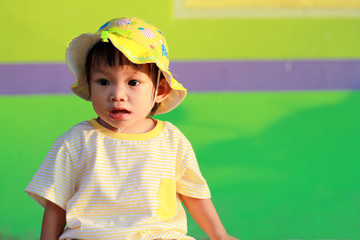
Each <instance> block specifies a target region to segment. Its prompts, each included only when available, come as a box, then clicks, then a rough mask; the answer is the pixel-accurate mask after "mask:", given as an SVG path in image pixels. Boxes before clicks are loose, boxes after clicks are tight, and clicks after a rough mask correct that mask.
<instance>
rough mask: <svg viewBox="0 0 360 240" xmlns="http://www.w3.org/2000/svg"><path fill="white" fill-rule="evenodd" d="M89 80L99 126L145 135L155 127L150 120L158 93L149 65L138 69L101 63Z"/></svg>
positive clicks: (126, 65)
mask: <svg viewBox="0 0 360 240" xmlns="http://www.w3.org/2000/svg"><path fill="white" fill-rule="evenodd" d="M89 80H90V91H91V101H92V104H93V107H94V110H95V112H96V113H97V115H98V116H99V121H100V124H102V125H103V126H105V127H107V128H108V129H111V130H116V129H118V128H124V130H123V132H124V133H143V132H147V131H149V130H150V129H151V128H152V127H153V126H152V124H153V123H152V120H150V119H148V118H147V115H148V114H149V112H150V110H151V108H152V106H153V100H154V91H155V90H154V82H153V80H152V76H150V67H149V65H147V64H143V65H141V66H139V68H138V69H136V68H135V67H134V66H133V65H132V64H125V65H123V66H118V64H116V66H114V67H111V66H109V65H106V64H98V65H95V66H94V67H93V68H92V69H91V71H90V79H89Z"/></svg>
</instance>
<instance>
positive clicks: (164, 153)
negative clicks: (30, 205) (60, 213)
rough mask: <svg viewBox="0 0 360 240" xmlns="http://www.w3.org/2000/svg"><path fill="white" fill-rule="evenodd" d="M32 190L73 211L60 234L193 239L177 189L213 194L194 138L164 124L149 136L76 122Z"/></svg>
mask: <svg viewBox="0 0 360 240" xmlns="http://www.w3.org/2000/svg"><path fill="white" fill-rule="evenodd" d="M25 191H26V192H27V193H28V194H29V195H30V196H31V197H32V198H34V199H35V200H36V201H37V202H38V203H39V204H40V205H41V206H43V207H45V205H46V201H47V200H48V201H51V202H53V203H55V204H57V205H58V206H60V207H61V208H63V209H64V210H66V221H67V228H66V229H65V230H64V232H63V234H62V235H61V237H60V239H72V238H73V239H193V238H191V237H189V236H187V235H186V233H187V224H186V214H185V211H184V209H183V207H182V205H181V202H180V199H179V196H178V194H182V195H186V196H189V197H194V198H202V199H204V198H210V191H209V188H208V186H207V183H206V181H205V180H204V178H203V177H202V175H201V173H200V170H199V166H198V163H197V160H196V157H195V154H194V152H193V149H192V147H191V144H190V142H189V141H188V140H187V139H186V138H185V137H184V135H183V134H182V133H181V132H180V131H179V130H178V129H177V128H176V127H175V126H174V125H172V124H171V123H169V122H163V121H157V124H156V126H155V127H154V128H153V129H152V130H151V131H149V132H147V133H143V134H125V133H117V132H114V131H111V130H108V129H106V128H104V127H103V126H102V125H100V124H99V123H98V122H97V121H96V120H95V119H92V120H90V121H85V122H81V123H79V124H77V125H75V126H74V127H72V128H71V129H70V130H69V131H67V132H66V133H65V134H63V135H62V136H60V137H59V138H58V139H57V140H56V142H55V143H54V144H53V146H52V147H51V149H50V151H49V153H48V155H47V156H46V158H45V160H44V161H43V163H42V164H41V166H40V168H39V169H38V171H37V172H36V174H35V176H34V177H33V179H32V180H31V182H30V183H29V185H28V186H27V188H26V190H25Z"/></svg>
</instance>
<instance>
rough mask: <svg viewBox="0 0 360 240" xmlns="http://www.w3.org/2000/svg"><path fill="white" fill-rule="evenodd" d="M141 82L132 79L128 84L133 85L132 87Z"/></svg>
mask: <svg viewBox="0 0 360 240" xmlns="http://www.w3.org/2000/svg"><path fill="white" fill-rule="evenodd" d="M139 84H140V82H139V81H137V80H130V81H129V82H128V85H129V86H132V87H134V86H137V85H139Z"/></svg>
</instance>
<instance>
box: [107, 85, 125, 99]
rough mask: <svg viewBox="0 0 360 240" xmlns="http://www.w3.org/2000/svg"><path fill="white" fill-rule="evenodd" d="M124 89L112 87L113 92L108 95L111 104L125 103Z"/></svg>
mask: <svg viewBox="0 0 360 240" xmlns="http://www.w3.org/2000/svg"><path fill="white" fill-rule="evenodd" d="M126 96H127V95H126V89H125V88H124V87H120V86H117V87H114V89H113V91H112V92H111V94H110V101H111V102H120V101H126V99H127V97H126Z"/></svg>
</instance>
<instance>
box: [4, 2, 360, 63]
mask: <svg viewBox="0 0 360 240" xmlns="http://www.w3.org/2000/svg"><path fill="white" fill-rule="evenodd" d="M0 4H1V5H0V22H1V31H2V36H3V37H2V38H1V40H0V43H1V44H0V52H1V54H0V62H44V61H45V62H48V61H52V62H53V61H55V62H63V61H64V48H65V46H66V45H67V43H68V42H69V41H70V39H71V38H72V37H74V36H75V35H77V34H80V33H82V32H92V31H96V30H97V29H98V28H99V27H100V26H101V25H102V24H103V23H105V22H106V21H107V20H109V19H111V18H115V17H120V16H138V17H141V18H144V19H147V20H148V21H150V22H151V23H153V24H154V25H156V26H158V27H159V28H160V29H161V30H162V31H163V32H164V33H165V36H167V40H168V44H169V47H170V57H171V59H173V60H187V59H192V60H193V59H206V60H208V59H288V58H290V59H304V58H305V59H308V58H316V59H322V58H358V57H359V56H360V47H359V42H360V31H359V30H358V29H359V27H360V18H346V17H342V18H331V17H326V18H321V17H316V18H315V17H307V18H306V17H305V18H273V17H272V18H265V17H264V18H240V17H239V18H233V19H175V18H174V11H175V10H174V4H173V1H169V0H153V1H147V0H137V1H134V2H131V3H130V2H126V1H106V2H104V3H100V2H99V1H94V0H88V1H70V0H63V1H59V0H56V1H46V0H37V1H24V0H12V1H9V0H7V1H6V0H2V1H1V2H0Z"/></svg>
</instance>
